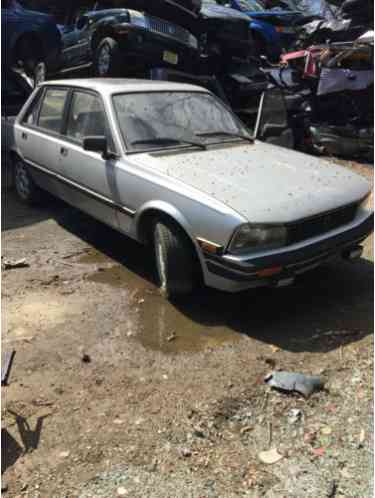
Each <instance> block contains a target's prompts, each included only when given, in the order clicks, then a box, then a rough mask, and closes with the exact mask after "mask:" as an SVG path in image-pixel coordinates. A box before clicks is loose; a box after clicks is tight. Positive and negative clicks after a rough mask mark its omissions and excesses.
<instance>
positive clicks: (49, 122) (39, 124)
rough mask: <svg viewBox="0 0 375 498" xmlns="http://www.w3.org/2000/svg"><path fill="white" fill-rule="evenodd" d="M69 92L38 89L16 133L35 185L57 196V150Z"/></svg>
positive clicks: (58, 159) (59, 89)
mask: <svg viewBox="0 0 375 498" xmlns="http://www.w3.org/2000/svg"><path fill="white" fill-rule="evenodd" d="M68 95H69V90H68V89H67V88H62V87H49V86H48V87H45V88H44V89H43V88H41V89H40V90H39V92H38V93H37V94H36V96H35V98H34V100H33V102H32V103H31V105H30V107H29V108H28V110H27V111H26V113H25V115H24V116H23V117H22V122H21V127H20V128H19V127H17V129H16V140H17V146H18V147H19V149H20V151H21V153H22V155H23V157H24V159H25V161H26V162H27V164H28V165H29V166H30V168H31V169H30V171H31V172H32V175H33V177H34V179H35V181H36V183H37V184H38V185H40V186H41V187H42V188H44V189H46V190H48V191H50V192H51V193H53V194H55V195H57V196H59V195H60V192H59V182H58V179H57V177H58V176H59V175H60V173H61V164H60V154H59V151H60V148H61V144H62V138H63V137H62V135H61V132H62V129H63V123H64V115H65V110H66V104H67V102H68Z"/></svg>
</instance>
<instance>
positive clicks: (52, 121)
mask: <svg viewBox="0 0 375 498" xmlns="http://www.w3.org/2000/svg"><path fill="white" fill-rule="evenodd" d="M67 95H68V90H62V89H54V88H51V89H48V90H47V91H46V93H45V95H44V98H43V102H42V104H41V108H40V112H39V120H38V126H39V128H43V129H44V130H49V131H52V132H54V133H60V131H61V128H62V122H63V116H64V109H65V102H66V98H67Z"/></svg>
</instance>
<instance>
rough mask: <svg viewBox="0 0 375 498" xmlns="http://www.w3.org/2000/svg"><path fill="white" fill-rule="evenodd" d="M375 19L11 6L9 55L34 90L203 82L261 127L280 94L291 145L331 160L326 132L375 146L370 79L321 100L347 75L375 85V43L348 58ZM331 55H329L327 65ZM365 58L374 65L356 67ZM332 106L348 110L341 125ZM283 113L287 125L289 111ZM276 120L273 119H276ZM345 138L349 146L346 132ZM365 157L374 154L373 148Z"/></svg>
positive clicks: (72, 4) (301, 1) (118, 3)
mask: <svg viewBox="0 0 375 498" xmlns="http://www.w3.org/2000/svg"><path fill="white" fill-rule="evenodd" d="M337 3H339V5H337ZM371 9H372V10H371ZM371 12H373V4H371V2H368V1H367V0H345V1H344V2H341V4H340V2H337V1H336V0H311V1H310V0H309V1H308V0H272V1H271V0H153V1H152V2H151V1H148V0H79V1H77V2H76V1H74V0H67V1H66V2H64V3H61V2H59V1H57V0H7V1H6V2H3V9H2V14H3V15H2V22H3V23H5V25H6V27H7V29H3V40H2V49H3V56H4V54H5V59H6V61H7V63H8V65H10V66H12V67H14V66H17V67H18V68H21V69H22V70H23V71H24V72H25V73H26V74H27V75H29V76H30V77H31V78H33V79H34V81H35V82H36V83H38V82H41V81H43V80H44V79H51V78H54V79H56V78H67V77H75V76H83V77H92V76H99V77H129V78H147V79H156V80H169V81H175V82H186V83H193V84H198V85H200V86H203V87H206V88H207V89H209V90H211V91H212V92H213V93H215V94H216V95H217V96H219V97H220V98H221V99H222V100H223V101H224V102H226V103H227V104H228V105H229V106H231V107H232V109H233V110H234V111H235V112H236V114H237V115H238V116H239V117H240V118H241V119H242V120H243V121H244V122H245V124H246V125H247V126H248V127H249V128H252V129H254V128H255V123H256V118H257V114H258V110H259V104H260V102H261V96H262V94H263V93H264V92H265V91H267V88H269V86H270V85H271V86H272V87H278V88H279V89H281V90H282V92H283V94H284V104H285V106H284V107H285V109H284V111H285V114H286V115H287V119H288V123H289V128H290V130H291V131H292V134H293V140H292V141H291V142H290V141H289V140H288V142H290V143H291V145H292V146H294V147H298V148H303V149H306V147H307V146H308V148H309V150H312V151H314V152H317V151H321V152H324V151H326V150H327V148H326V147H323V146H322V145H321V142H322V132H323V130H328V129H329V130H330V132H331V131H332V128H329V127H332V126H334V127H337V126H343V125H344V124H345V125H348V126H354V127H355V130H354V132H353V133H352V136H353V137H354V138H353V140H354V141H355V143H361V144H362V143H363V142H365V143H366V144H367V143H368V141H369V140H371V137H372V135H371V133H372V132H371V126H370V125H369V123H370V121H371V115H372V113H368V112H365V111H364V108H366V109H368V106H367V107H366V106H363V105H362V103H363V102H364V101H366V96H367V94H368V92H369V91H370V92H371V88H372V86H371V85H373V81H370V83H369V85H367V86H366V88H362V86H363V85H362V86H361V88H360V89H358V88H357V87H356V91H350V92H349V93H348V90H347V89H346V87H345V89H341V90H340V91H330V92H329V93H328V96H327V95H325V93H326V92H325V90H323V93H322V90H321V89H320V90H319V88H321V87H322V85H323V83H322V81H324V82H326V81H327V78H328V76H327V74H328V75H329V78H332V74H335V75H337V74H339V73H340V72H341V73H340V74H343V75H346V76H343V77H344V78H346V79H347V80H348V81H349V80H350V81H349V83H348V85H349V87H351V86H353V84H351V81H352V80H353V79H354V78H359V79H360V80H363V76H362V75H363V73H364V72H366V75H367V76H366V77H365V79H366V78H367V79H368V78H370V80H371V70H372V67H373V62H372V52H371V49H370V48H369V45H368V48H367V49H364V48H363V46H362V48H361V49H360V50H359V49H358V47H357V46H356V47H355V54H356V57H354V56H350V54H351V52H352V51H353V47H352V45H353V40H355V39H356V38H357V37H358V36H360V35H362V34H363V33H364V32H365V31H366V30H367V29H369V28H371V27H373V21H372V17H371ZM5 37H6V39H5ZM343 42H344V43H345V44H346V45H345V46H342V45H341V44H342V43H343ZM362 45H363V44H362ZM293 49H295V50H297V49H298V50H297V51H295V52H293V51H291V52H289V53H288V50H293ZM327 50H328V51H329V52H330V53H331V54H333V55H332V57H323V56H324V54H326V52H327ZM340 51H344V52H345V54H346V55H345V56H344V57H343V58H342V59H340V57H339V53H340ZM364 52H366V54H367V55H366V56H364V55H363V53H364ZM348 53H349V55H348ZM360 53H362V62H363V57H365V59H366V57H367V59H366V61H365V62H364V65H363V64H362V66H361V67H360V68H358V61H357V59H358V57H359V55H358V54H360ZM322 55H323V56H322ZM347 55H348V56H347ZM336 56H337V57H338V62H337V63H336V62H335V61H336ZM328 59H329V61H328ZM344 60H345V64H346V65H345V67H343V66H342V63H343V61H344ZM350 61H352V62H350ZM348 64H349V66H348ZM347 70H350V71H351V73H350V74H349V73H347ZM345 71H346V72H345ZM358 71H359V72H358ZM361 71H362V72H361ZM348 74H349V75H348ZM369 74H370V76H368V75H369ZM367 79H366V81H367ZM348 85H347V86H348ZM341 86H342V84H341ZM344 86H345V85H344ZM354 86H355V85H354ZM357 86H358V85H357ZM348 98H349V101H348V100H345V99H348ZM343 99H344V100H343ZM267 102H273V103H275V102H276V100H275V99H273V98H270V99H265V101H264V102H263V105H265V103H267ZM332 106H333V108H340V109H345V112H344V111H343V112H344V114H345V116H343V117H342V118H341V120H340V119H339V118H338V115H339V114H340V113H332V112H331V109H332ZM276 108H277V109H278V111H277V113H278V116H281V114H280V112H281V108H280V101H278V103H277V105H276ZM353 109H355V111H353ZM348 112H349V114H350V113H351V114H350V116H349V115H347V114H348ZM272 113H273V111H272V108H271V109H268V110H265V114H267V115H268V116H270V120H271V121H274V117H272V116H271V114H272ZM333 116H334V117H335V119H333ZM320 125H323V127H322V126H320ZM327 127H328V128H327ZM271 128H272V127H271ZM267 129H268V132H267V133H268V134H269V133H270V132H269V130H270V127H268V128H267ZM335 130H336V131H337V128H335ZM364 130H366V131H364ZM341 131H342V130H341ZM342 132H343V133H345V134H346V135H345V137H346V138H348V135H347V133H349V132H348V129H347V128H345V130H344V131H342ZM350 133H351V132H350ZM358 133H359V135H358ZM363 137H365V139H364V140H363ZM269 139H270V140H273V138H272V137H269ZM323 141H324V140H323ZM370 149H371V148H370ZM348 150H353V148H349V149H348ZM360 150H361V154H363V151H364V150H366V152H365V153H364V155H365V156H366V157H367V156H368V155H370V156H371V150H370V154H369V149H368V148H367V146H366V147H362V146H361V147H360ZM361 154H360V155H361Z"/></svg>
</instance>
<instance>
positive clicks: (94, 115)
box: [66, 92, 114, 150]
mask: <svg viewBox="0 0 375 498" xmlns="http://www.w3.org/2000/svg"><path fill="white" fill-rule="evenodd" d="M66 134H67V135H68V137H69V138H72V139H73V140H75V141H77V142H79V143H82V142H83V138H84V137H88V136H93V135H94V136H105V137H107V139H108V145H109V148H110V150H114V145H113V141H112V137H111V135H110V133H109V129H108V125H107V119H106V115H105V112H104V109H103V107H102V103H101V100H100V98H99V97H98V96H96V95H93V94H90V93H83V92H75V93H74V95H73V99H72V103H71V107H70V113H69V119H68V127H67V130H66Z"/></svg>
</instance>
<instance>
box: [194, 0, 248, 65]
mask: <svg viewBox="0 0 375 498" xmlns="http://www.w3.org/2000/svg"><path fill="white" fill-rule="evenodd" d="M197 30H198V36H199V40H200V46H201V50H202V52H203V53H204V54H205V55H206V56H207V57H208V61H207V62H208V66H207V65H204V66H203V68H202V71H201V73H202V74H207V73H220V72H223V70H224V69H225V66H226V64H227V63H228V61H231V60H232V59H233V58H234V57H236V58H240V59H243V58H245V59H246V58H247V57H248V56H249V55H251V54H252V51H253V48H254V45H253V39H252V36H251V32H250V29H249V18H248V17H247V16H246V15H245V14H242V13H241V12H237V11H236V10H234V9H230V8H227V7H223V6H221V5H218V4H217V3H216V1H215V0H203V3H202V8H201V11H200V21H199V24H198V27H197Z"/></svg>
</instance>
